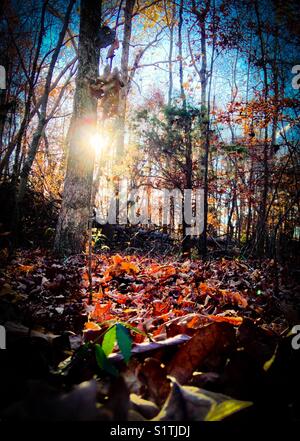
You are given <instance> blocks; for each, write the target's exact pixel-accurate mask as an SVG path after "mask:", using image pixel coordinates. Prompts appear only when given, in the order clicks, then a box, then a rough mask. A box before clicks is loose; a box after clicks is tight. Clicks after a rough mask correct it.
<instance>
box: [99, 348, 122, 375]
mask: <svg viewBox="0 0 300 441" xmlns="http://www.w3.org/2000/svg"><path fill="white" fill-rule="evenodd" d="M95 354H96V361H97V364H98V366H99V367H100V369H103V370H104V371H106V372H108V373H109V374H111V375H114V376H117V375H118V374H119V372H118V370H117V369H116V368H115V366H114V365H113V364H112V362H111V361H110V360H109V359H108V358H107V357H106V355H105V352H104V351H103V349H102V347H101V346H100V345H98V344H96V345H95Z"/></svg>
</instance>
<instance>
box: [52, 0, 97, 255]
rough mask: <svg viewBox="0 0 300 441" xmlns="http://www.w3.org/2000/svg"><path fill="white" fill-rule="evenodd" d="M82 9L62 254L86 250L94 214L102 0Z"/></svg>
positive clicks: (59, 242) (85, 1)
mask: <svg viewBox="0 0 300 441" xmlns="http://www.w3.org/2000/svg"><path fill="white" fill-rule="evenodd" d="M80 10H81V14H80V33H79V45H78V73H77V78H76V90H75V97H74V109H73V115H72V121H71V126H70V131H69V145H68V147H69V152H68V160H67V172H66V177H65V184H64V191H63V200H62V206H61V210H60V214H59V220H58V224H57V229H56V237H55V244H54V249H55V252H56V253H58V254H59V255H71V254H78V253H81V252H82V251H84V247H85V244H86V238H87V229H88V223H89V218H90V216H91V197H92V187H93V172H94V162H95V151H94V149H93V147H92V145H91V143H89V139H90V135H91V133H92V132H93V130H94V129H95V127H96V119H97V100H96V99H95V98H94V97H93V96H92V95H91V90H90V87H89V81H87V79H89V80H93V79H96V78H97V76H98V71H99V49H98V47H97V46H96V44H95V40H96V37H97V35H98V31H99V27H100V22H101V1H100V0H81V8H80Z"/></svg>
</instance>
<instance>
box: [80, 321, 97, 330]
mask: <svg viewBox="0 0 300 441" xmlns="http://www.w3.org/2000/svg"><path fill="white" fill-rule="evenodd" d="M84 329H86V330H89V331H99V330H100V329H101V328H100V326H99V325H97V323H94V322H86V323H85V324H84Z"/></svg>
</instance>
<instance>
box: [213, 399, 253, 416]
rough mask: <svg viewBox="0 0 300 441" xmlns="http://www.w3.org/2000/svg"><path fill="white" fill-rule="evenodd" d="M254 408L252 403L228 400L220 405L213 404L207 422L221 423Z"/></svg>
mask: <svg viewBox="0 0 300 441" xmlns="http://www.w3.org/2000/svg"><path fill="white" fill-rule="evenodd" d="M249 406H252V403H251V401H239V400H226V401H223V402H222V403H219V404H212V406H211V408H210V411H209V412H208V414H207V415H206V417H205V421H221V420H223V419H224V418H226V417H227V416H229V415H231V414H233V413H235V412H237V411H238V410H241V409H245V408H246V407H249Z"/></svg>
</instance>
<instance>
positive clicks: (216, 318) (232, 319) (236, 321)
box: [207, 315, 243, 326]
mask: <svg viewBox="0 0 300 441" xmlns="http://www.w3.org/2000/svg"><path fill="white" fill-rule="evenodd" d="M207 317H209V318H210V319H212V320H213V321H214V322H225V323H230V324H231V325H234V326H239V325H241V324H242V323H243V318H242V317H227V316H224V315H208V316H207Z"/></svg>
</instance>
